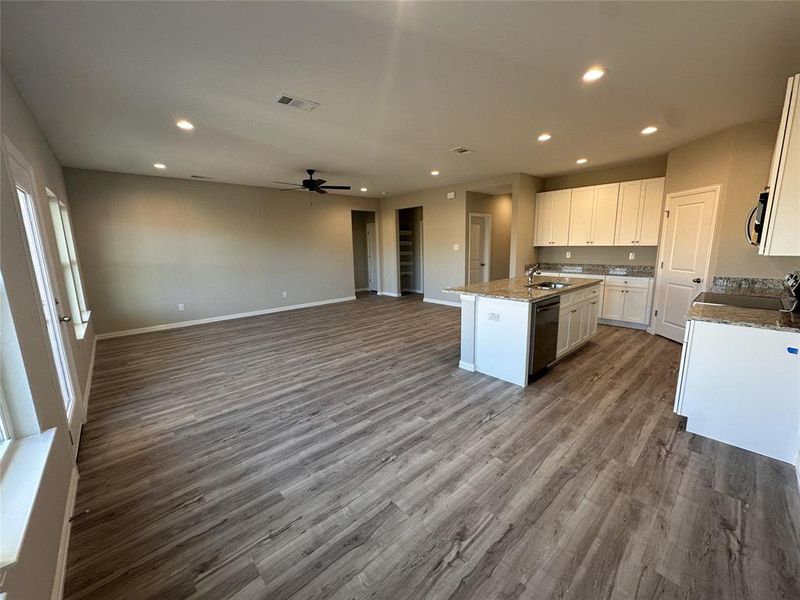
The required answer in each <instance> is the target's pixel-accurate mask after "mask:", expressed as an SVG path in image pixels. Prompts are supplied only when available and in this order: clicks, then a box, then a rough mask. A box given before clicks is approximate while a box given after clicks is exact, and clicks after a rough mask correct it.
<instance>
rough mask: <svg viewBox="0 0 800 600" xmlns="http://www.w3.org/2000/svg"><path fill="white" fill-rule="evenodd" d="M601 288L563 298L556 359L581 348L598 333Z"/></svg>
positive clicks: (559, 315)
mask: <svg viewBox="0 0 800 600" xmlns="http://www.w3.org/2000/svg"><path fill="white" fill-rule="evenodd" d="M599 303H600V286H599V285H596V286H593V287H591V288H588V289H586V290H579V291H577V292H572V293H570V294H564V295H563V296H561V308H560V310H559V313H558V342H557V344H556V358H561V357H562V356H564V355H565V354H568V353H570V352H572V351H573V350H575V349H576V348H579V347H580V346H582V345H583V344H585V343H586V342H587V341H589V338H591V337H592V336H593V335H594V334H595V333H596V332H597V317H598V316H599V306H600V304H599Z"/></svg>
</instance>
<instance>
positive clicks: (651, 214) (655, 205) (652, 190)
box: [636, 177, 664, 246]
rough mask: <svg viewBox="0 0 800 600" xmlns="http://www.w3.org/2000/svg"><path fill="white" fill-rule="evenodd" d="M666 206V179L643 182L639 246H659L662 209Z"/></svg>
mask: <svg viewBox="0 0 800 600" xmlns="http://www.w3.org/2000/svg"><path fill="white" fill-rule="evenodd" d="M663 204H664V178H663V177H659V178H657V179H645V180H644V181H642V200H641V203H640V207H641V208H640V209H639V233H638V235H637V236H636V240H637V241H636V245H637V246H658V230H659V229H660V226H661V207H662V206H663Z"/></svg>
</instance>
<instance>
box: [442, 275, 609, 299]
mask: <svg viewBox="0 0 800 600" xmlns="http://www.w3.org/2000/svg"><path fill="white" fill-rule="evenodd" d="M544 281H555V282H558V283H568V284H569V285H568V286H567V287H564V288H560V289H556V290H540V289H539V288H535V287H527V286H528V278H527V277H515V278H513V279H496V280H494V281H487V282H486V283H470V284H468V285H462V286H458V287H451V288H445V289H444V290H442V291H443V292H446V293H448V294H463V295H465V296H481V297H484V298H499V299H501V300H515V301H517V302H539V300H545V299H547V298H554V297H556V296H561V295H562V294H569V293H570V292H572V291H575V290H578V289H581V288H585V287H590V286H593V285H597V284H599V283H603V280H602V279H578V278H569V277H552V276H546V275H536V276H535V277H534V278H533V282H534V283H541V282H544Z"/></svg>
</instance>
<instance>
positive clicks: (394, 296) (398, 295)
mask: <svg viewBox="0 0 800 600" xmlns="http://www.w3.org/2000/svg"><path fill="white" fill-rule="evenodd" d="M378 296H391V297H392V298H399V297H400V296H402V294H401V293H400V292H378Z"/></svg>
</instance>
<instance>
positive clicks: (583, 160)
mask: <svg viewBox="0 0 800 600" xmlns="http://www.w3.org/2000/svg"><path fill="white" fill-rule="evenodd" d="M575 162H576V163H578V164H579V165H585V164H586V163H587V162H589V159H588V158H579V159H578V160H576V161H575Z"/></svg>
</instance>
